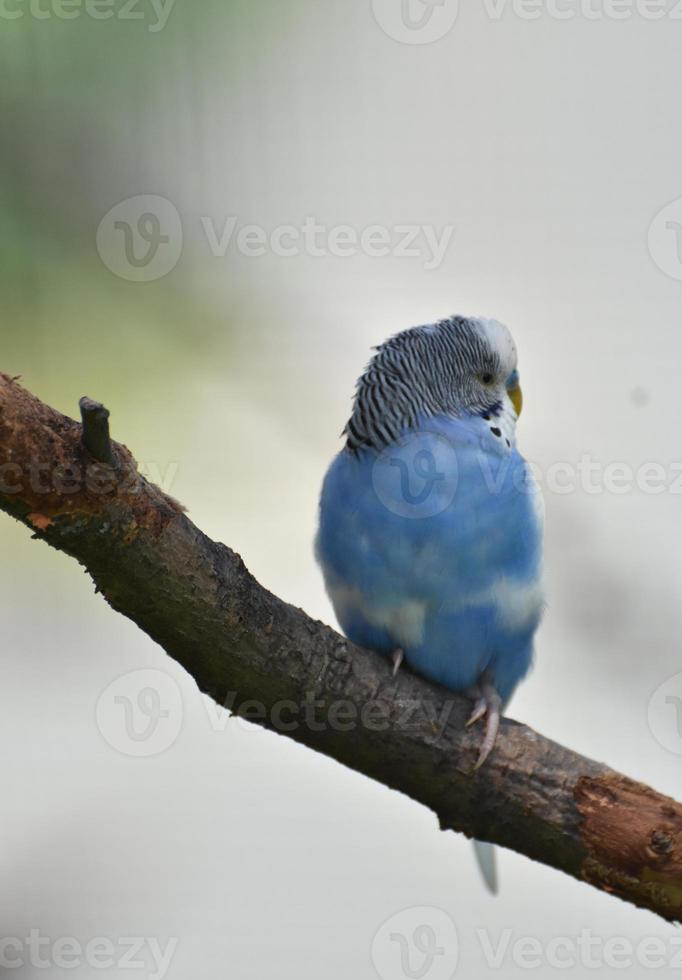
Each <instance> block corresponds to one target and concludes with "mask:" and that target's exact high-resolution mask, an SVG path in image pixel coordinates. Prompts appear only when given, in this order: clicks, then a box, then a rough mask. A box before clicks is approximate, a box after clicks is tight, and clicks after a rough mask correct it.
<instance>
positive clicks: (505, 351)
mask: <svg viewBox="0 0 682 980" xmlns="http://www.w3.org/2000/svg"><path fill="white" fill-rule="evenodd" d="M471 322H472V323H473V324H475V325H476V326H477V327H478V329H479V330H480V331H481V333H482V334H483V336H484V337H485V339H486V340H487V342H488V344H489V345H490V347H491V348H492V350H494V351H495V352H496V353H497V354H498V355H499V357H500V360H501V361H502V367H503V368H504V370H505V371H508V373H509V374H511V372H512V371H513V370H514V369H515V367H516V362H517V359H518V355H517V352H516V344H515V343H514V338H513V337H512V335H511V334H510V332H509V328H508V327H505V325H504V323H500V321H499V320H487V319H485V318H484V317H472V320H471Z"/></svg>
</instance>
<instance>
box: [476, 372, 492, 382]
mask: <svg viewBox="0 0 682 980" xmlns="http://www.w3.org/2000/svg"><path fill="white" fill-rule="evenodd" d="M479 377H480V379H481V381H482V382H483V384H484V385H491V384H492V383H493V381H494V380H495V375H494V374H492V373H491V372H490V371H485V372H484V373H483V374H481V375H479Z"/></svg>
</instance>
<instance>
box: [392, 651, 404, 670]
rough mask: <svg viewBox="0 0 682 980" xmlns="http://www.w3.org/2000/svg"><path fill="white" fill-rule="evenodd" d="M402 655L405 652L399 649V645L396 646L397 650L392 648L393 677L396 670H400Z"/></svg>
mask: <svg viewBox="0 0 682 980" xmlns="http://www.w3.org/2000/svg"><path fill="white" fill-rule="evenodd" d="M404 657H405V654H404V653H403V651H402V650H401V649H400V647H398V649H397V650H394V651H393V653H392V654H391V660H392V661H393V676H394V677H395V675H396V674H397V673H398V671H399V670H400V665H401V663H402V662H403V659H404Z"/></svg>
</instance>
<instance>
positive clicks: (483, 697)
mask: <svg viewBox="0 0 682 980" xmlns="http://www.w3.org/2000/svg"><path fill="white" fill-rule="evenodd" d="M470 693H471V695H472V696H473V697H474V699H475V701H474V710H473V711H472V712H471V715H470V716H469V720H468V721H467V728H469V727H470V726H471V725H475V724H476V722H477V721H480V720H481V718H483V717H485V718H486V726H485V735H484V736H483V742H482V744H481V748H480V751H479V753H478V759H477V760H476V765H475V766H474V772H475V771H476V770H477V769H480V768H481V766H482V765H483V763H484V762H485V760H486V759H487V758H488V756H489V755H490V753H491V752H492V750H493V749H494V748H495V742H496V741H497V733H498V731H499V728H500V719H501V717H502V699H501V698H500V695H499V694H498V693H497V691H496V690H495V688H494V687H493V685H492V684H491V683H490V682H489V681H483V682H482V683H480V684H479V685H478V686H477V687H476V688H474V690H473V691H471V692H470Z"/></svg>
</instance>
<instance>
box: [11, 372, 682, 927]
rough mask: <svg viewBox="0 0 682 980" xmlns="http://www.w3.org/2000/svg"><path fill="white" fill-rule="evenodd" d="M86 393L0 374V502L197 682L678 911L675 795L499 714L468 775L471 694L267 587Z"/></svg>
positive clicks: (472, 747) (680, 815) (522, 841)
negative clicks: (396, 669) (55, 399)
mask: <svg viewBox="0 0 682 980" xmlns="http://www.w3.org/2000/svg"><path fill="white" fill-rule="evenodd" d="M84 405H85V407H83V403H81V408H82V410H83V422H84V425H83V426H81V425H80V424H79V423H77V422H75V421H73V420H72V419H69V418H66V417H64V416H63V415H60V414H59V413H58V412H56V411H54V410H53V409H51V408H50V407H48V406H47V405H44V404H43V403H42V402H40V401H39V400H38V399H37V398H35V397H34V396H33V395H31V394H30V393H29V392H27V391H26V390H25V389H24V388H22V387H21V386H20V385H19V384H18V383H17V382H16V380H14V379H11V378H9V377H8V376H7V375H3V374H0V508H1V509H2V510H4V511H6V512H7V513H8V514H11V515H12V516H13V517H15V518H17V519H18V520H20V521H23V523H24V524H26V525H28V527H30V528H31V529H32V530H33V532H34V534H35V536H36V537H39V538H41V539H43V540H45V541H47V542H48V544H50V545H52V546H53V547H55V548H57V549H59V550H60V551H64V552H66V553H67V554H69V555H71V556H72V557H74V558H75V559H77V560H78V561H79V562H80V563H81V564H82V565H84V566H85V567H86V568H87V570H88V572H89V573H90V575H91V576H92V578H93V580H94V582H95V584H96V586H97V589H98V591H100V592H102V594H103V595H104V596H105V598H106V600H107V602H108V603H109V604H110V605H111V606H112V608H113V609H115V610H117V611H118V612H120V613H122V614H123V615H125V616H127V617H128V618H130V619H132V620H133V621H134V622H135V623H137V625H138V626H139V627H140V628H141V629H142V630H144V631H145V632H146V633H147V634H148V635H149V636H150V637H152V639H154V640H155V641H156V642H157V643H159V644H160V645H161V646H162V647H163V648H164V649H165V650H166V651H167V653H168V654H170V656H172V657H174V658H175V659H176V660H177V661H178V662H179V663H181V664H182V665H183V667H185V669H186V670H187V671H188V672H189V673H190V674H191V675H192V676H193V677H194V679H195V680H196V683H197V684H198V686H199V688H200V689H201V690H202V691H204V692H205V693H206V694H208V695H210V696H211V697H212V698H214V699H215V700H216V701H217V702H218V703H219V704H221V705H227V706H229V707H230V708H231V709H232V710H234V711H239V710H240V708H241V709H243V711H244V713H245V716H246V717H249V718H251V720H254V721H258V722H260V723H261V724H264V725H265V726H267V727H269V728H272V729H273V730H275V731H279V732H281V733H284V734H287V735H289V736H290V737H291V738H294V739H296V740H297V741H299V742H302V743H304V744H305V745H308V746H310V747H311V748H314V749H317V750H318V751H320V752H324V753H325V754H326V755H329V756H331V757H332V758H334V759H337V760H338V761H340V762H342V763H344V764H346V765H348V766H350V767H351V768H352V769H355V770H357V771H358V772H362V773H364V774H365V775H367V776H369V777H370V778H372V779H376V780H378V781H380V782H382V783H384V784H385V785H387V786H390V787H392V788H394V789H397V790H400V791H402V792H403V793H406V794H407V795H408V796H410V797H412V798H413V799H414V800H417V801H419V802H420V803H423V804H424V805H425V806H427V807H430V808H431V809H432V810H433V811H434V812H435V813H436V814H437V816H438V819H439V822H440V826H441V827H442V828H443V829H449V828H452V829H454V830H458V831H462V832H463V833H465V834H467V835H468V836H475V837H477V838H478V839H480V840H488V841H492V842H494V843H497V844H501V845H503V846H504V847H509V848H512V849H513V850H515V851H518V852H520V853H521V854H525V855H527V856H528V857H530V858H533V859H535V860H537V861H541V862H543V863H544V864H547V865H550V866H552V867H554V868H558V869H560V870H562V871H564V872H566V873H567V874H570V875H572V876H573V877H575V878H578V879H580V880H582V881H585V882H588V883H589V884H590V885H592V886H594V887H596V888H600V889H602V890H604V891H607V892H609V893H612V894H615V895H618V896H619V897H620V898H623V899H626V900H628V901H631V902H633V903H635V904H636V905H638V906H641V907H642V908H647V909H650V910H651V911H653V912H656V913H658V914H659V915H660V916H662V917H663V918H665V919H668V920H670V921H677V920H679V919H680V918H682V806H681V805H680V804H679V803H676V802H675V801H674V800H671V799H669V798H668V797H665V796H661V795H660V794H659V793H657V792H655V791H654V790H653V789H650V788H649V787H647V786H644V785H642V784H641V783H637V782H634V781H633V780H630V779H628V778H626V777H625V776H622V775H620V774H619V773H617V772H614V771H613V770H611V769H609V768H607V767H606V766H604V765H601V764H600V763H598V762H594V761H592V760H590V759H586V758H583V757H581V756H579V755H577V754H576V753H574V752H571V751H570V750H569V749H566V748H563V747H562V746H560V745H557V744H556V743H554V742H551V741H549V740H548V739H545V738H543V737H542V736H541V735H538V734H537V733H536V732H534V731H532V730H531V729H529V728H526V727H525V726H523V725H520V724H518V723H516V722H514V721H509V720H506V721H505V722H504V723H503V725H502V727H501V731H500V737H499V740H498V745H497V747H496V749H495V751H494V752H493V753H492V755H491V757H490V759H489V760H488V762H487V763H486V764H485V766H484V767H483V768H482V769H481V770H480V771H478V772H476V773H475V774H474V773H472V768H473V765H474V762H475V760H476V755H477V751H478V746H479V740H480V733H478V732H477V731H476V730H475V729H473V730H471V729H466V728H465V727H464V723H465V720H466V717H467V715H468V713H469V711H470V705H469V703H468V702H467V701H465V700H463V699H461V698H458V697H454V696H453V695H451V694H450V693H449V692H447V691H445V690H443V689H442V688H439V687H436V686H434V685H432V684H429V683H427V682H426V681H425V680H423V679H421V678H419V677H417V676H415V675H413V674H411V673H410V672H409V670H402V671H401V672H400V674H399V675H398V677H397V678H396V679H393V678H392V676H391V670H390V667H389V664H388V663H387V662H386V661H385V660H384V658H382V657H380V656H379V655H377V654H374V653H372V652H369V651H366V650H359V649H358V648H356V647H354V646H353V645H352V644H351V643H349V642H348V641H347V640H346V639H344V638H343V637H342V636H340V635H339V634H338V633H335V632H334V631H333V630H331V629H329V628H328V627H327V626H324V625H323V624H322V623H319V622H314V621H313V620H311V619H310V618H309V617H308V616H306V615H305V613H303V612H302V611H301V610H299V609H295V608H293V607H292V606H290V605H288V604H286V603H284V602H282V601H281V600H280V599H278V598H277V597H276V596H274V595H272V594H271V593H270V592H267V591H266V590H265V589H263V588H262V587H261V586H260V585H259V584H258V583H257V582H256V580H255V579H254V578H253V576H251V575H250V574H249V572H248V571H247V569H246V568H245V566H244V564H243V562H242V560H241V558H240V557H239V556H238V555H236V554H235V553H234V552H233V551H231V550H230V549H229V548H227V547H225V545H223V544H220V543H218V542H215V541H212V540H211V539H210V538H208V537H207V536H206V535H205V534H203V533H202V532H201V531H200V530H199V529H198V528H197V527H195V525H194V524H192V522H191V521H190V520H189V519H188V518H187V517H186V516H185V514H184V513H183V509H182V507H181V506H180V505H179V504H178V503H177V502H176V501H175V500H173V499H172V498H170V497H168V496H166V495H165V494H164V493H163V492H162V491H161V490H160V489H159V488H158V487H155V486H153V485H152V484H150V483H148V482H147V481H146V480H145V479H144V478H143V477H142V476H141V475H140V474H139V473H138V470H137V466H136V464H135V461H134V459H133V458H132V456H131V454H130V452H129V451H128V450H127V449H126V448H125V446H122V445H119V444H116V443H113V444H112V443H111V442H110V440H109V435H108V424H107V418H108V413H107V412H106V409H103V408H102V406H99V405H97V403H91V402H89V401H87V400H86V401H85V403H84ZM114 460H115V462H116V465H115V467H114V466H112V465H109V464H110V463H112V462H113V461H114ZM254 700H255V701H256V702H258V704H259V705H260V707H259V708H256V706H254V704H253V701H254ZM247 701H250V702H251V704H250V705H248V706H247V705H246V704H245V702H247ZM247 707H248V710H246V709H247Z"/></svg>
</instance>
